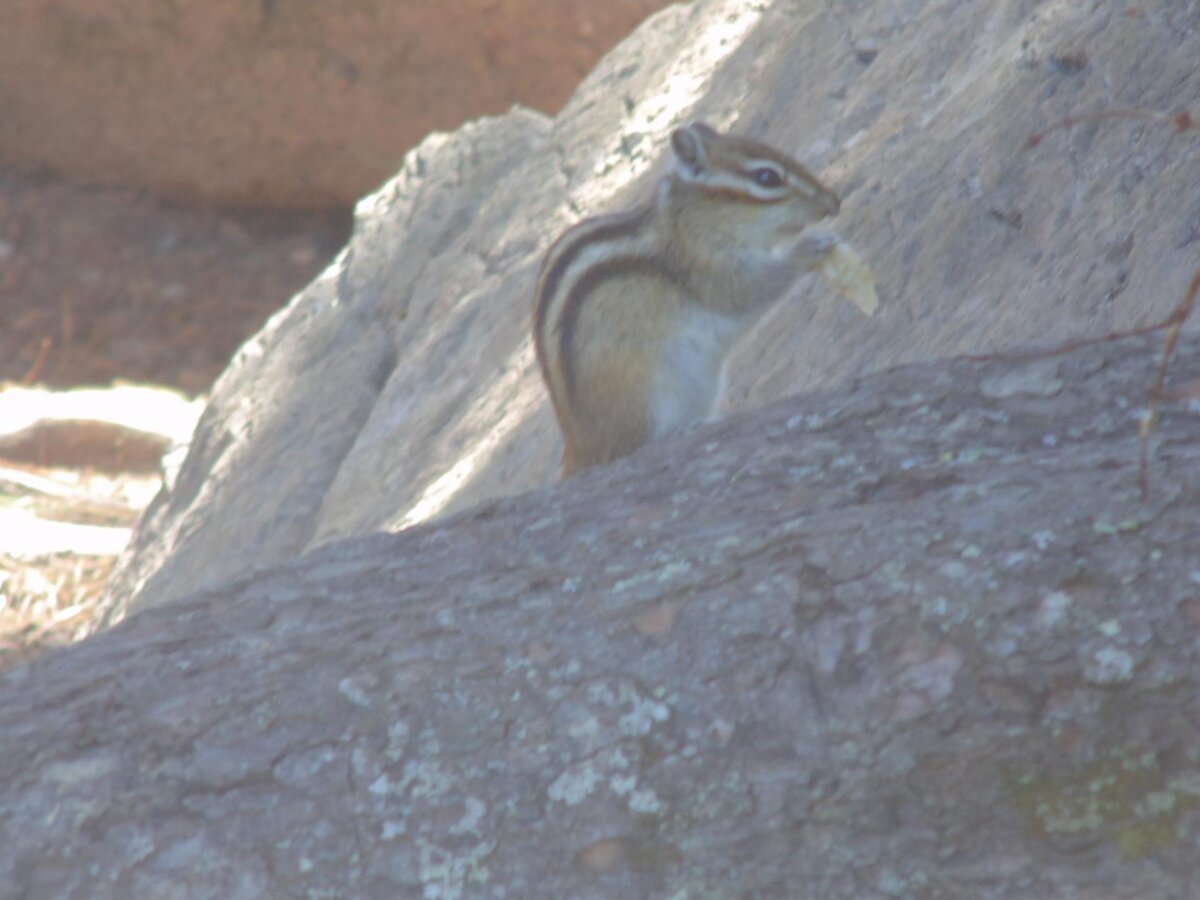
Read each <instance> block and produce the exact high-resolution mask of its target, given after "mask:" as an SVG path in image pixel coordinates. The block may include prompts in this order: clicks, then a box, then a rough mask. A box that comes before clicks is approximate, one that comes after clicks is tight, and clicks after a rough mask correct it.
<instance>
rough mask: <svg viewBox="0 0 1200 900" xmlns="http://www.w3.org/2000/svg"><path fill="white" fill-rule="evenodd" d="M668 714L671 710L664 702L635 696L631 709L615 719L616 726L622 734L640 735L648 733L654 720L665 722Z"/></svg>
mask: <svg viewBox="0 0 1200 900" xmlns="http://www.w3.org/2000/svg"><path fill="white" fill-rule="evenodd" d="M670 715H671V710H670V709H669V708H668V707H667V705H666V704H664V703H656V702H654V701H653V700H647V699H645V698H644V697H636V696H635V697H634V698H633V709H631V710H630V711H629V712H627V713H625V715H623V716H621V718H619V719H618V720H617V727H618V728H619V729H620V730H621V733H622V734H626V735H629V736H630V737H641V736H642V735H646V734H649V733H650V729H651V728H653V727H654V723H655V722H665V721H666V720H667V719H668V718H669V717H670Z"/></svg>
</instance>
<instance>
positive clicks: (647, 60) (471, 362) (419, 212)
mask: <svg viewBox="0 0 1200 900" xmlns="http://www.w3.org/2000/svg"><path fill="white" fill-rule="evenodd" d="M1197 26H1200V11H1198V10H1197V8H1196V7H1195V5H1194V4H1182V5H1181V4H1176V3H1169V2H1157V3H1155V2H1152V3H1147V4H1141V5H1139V6H1138V7H1137V9H1136V10H1135V9H1133V8H1129V9H1125V8H1124V7H1121V6H1119V5H1116V6H1114V5H1112V4H1062V3H1057V2H1033V0H1007V2H994V0H965V2H960V0H941V2H926V0H899V2H896V0H887V2H884V0H876V2H860V3H852V4H845V3H840V4H832V5H829V4H816V3H796V2H784V0H777V2H763V3H755V4H746V3H743V2H741V0H736V2H735V0H698V2H696V3H694V4H692V5H691V6H689V7H675V8H671V9H669V10H666V11H664V12H663V13H661V14H660V15H659V16H657V17H656V18H655V19H653V20H652V21H651V22H650V23H648V24H647V25H646V26H644V27H643V28H642V29H641V30H639V31H638V32H637V33H636V34H635V35H634V36H632V37H631V38H630V39H629V40H627V41H626V42H625V43H624V44H622V45H621V46H620V47H619V48H617V49H616V50H615V51H613V52H612V53H611V54H609V56H608V57H606V59H605V60H604V61H603V62H602V63H601V65H600V66H599V67H598V69H597V70H596V71H595V72H594V73H593V75H592V76H591V77H590V78H589V79H588V80H587V81H586V82H585V83H584V85H583V86H582V87H581V88H580V90H579V91H578V93H577V94H576V96H575V98H574V99H573V100H572V102H571V103H570V104H569V105H568V106H567V108H566V109H565V110H564V111H563V113H562V114H561V115H560V116H559V117H558V118H556V119H555V120H553V121H551V120H548V119H545V118H543V117H541V116H539V115H536V114H533V113H530V112H525V111H521V110H517V111H514V112H513V113H511V114H510V115H508V116H505V117H502V118H498V119H491V120H486V121H482V122H478V123H476V124H473V125H471V126H469V127H466V128H464V129H462V130H460V131H459V132H457V133H455V134H454V135H449V136H447V135H436V136H433V137H431V138H429V139H428V140H427V141H426V142H425V143H424V144H423V145H421V146H420V147H419V148H418V149H417V150H415V151H414V152H413V153H412V154H411V155H410V156H409V157H408V159H407V161H406V164H405V168H404V171H403V172H402V173H401V174H400V175H399V176H398V177H397V178H396V179H395V180H393V181H392V182H391V183H390V184H388V185H387V186H386V187H385V188H384V189H383V190H381V191H380V192H379V193H377V194H375V195H373V196H372V197H369V198H367V199H366V200H364V201H363V203H362V204H361V205H360V207H359V211H358V224H357V228H356V232H355V235H354V237H353V240H352V242H351V244H350V246H349V247H348V248H347V250H346V252H345V253H344V254H342V256H341V257H340V258H339V259H338V261H337V262H336V263H335V264H334V265H333V266H332V267H331V268H330V270H329V271H328V272H327V273H326V274H325V275H324V276H323V277H322V278H320V279H318V281H317V282H315V283H314V284H313V285H312V286H311V287H310V288H309V289H308V290H307V291H306V292H305V293H304V294H302V295H300V296H299V297H297V298H296V299H295V300H294V301H293V303H292V304H291V305H290V306H289V307H288V308H287V309H286V310H284V311H283V312H281V313H280V314H278V315H277V316H276V318H275V319H274V320H272V322H271V323H270V324H269V325H268V326H267V328H266V329H265V330H264V331H263V332H262V333H261V334H260V335H258V336H257V337H256V338H254V339H253V340H252V341H250V342H249V343H248V344H247V345H246V347H245V348H244V349H243V351H242V352H241V353H240V354H239V356H238V357H237V359H235V360H234V362H233V364H232V365H231V367H230V369H229V370H228V372H226V374H225V375H224V376H223V377H222V378H221V379H220V381H219V382H218V383H217V385H216V387H215V389H214V391H213V393H212V399H211V403H210V406H209V409H208V412H207V414H206V415H205V417H204V420H203V422H202V424H201V426H200V428H199V430H198V431H197V434H196V438H195V440H194V442H193V446H192V452H191V455H190V457H189V458H188V460H187V463H186V465H185V466H184V468H183V471H182V473H181V474H180V476H179V480H178V483H177V484H176V485H175V486H174V488H173V489H171V490H169V491H167V492H166V493H164V494H163V495H162V496H161V497H160V498H159V500H158V501H157V502H156V504H155V505H154V507H153V508H152V509H151V510H150V512H149V514H148V515H147V516H146V518H145V520H144V521H143V523H142V526H141V529H140V532H139V534H138V536H137V538H136V540H135V541H134V542H133V544H132V546H131V549H130V551H129V554H128V555H127V557H126V559H125V560H124V561H123V563H122V564H121V566H120V568H119V571H118V573H117V575H116V576H115V578H114V579H113V581H112V584H111V588H110V592H109V597H108V600H107V603H108V608H109V612H108V615H107V616H106V617H105V621H113V620H115V619H116V618H119V617H120V616H121V615H122V614H123V613H124V612H125V610H126V608H127V607H128V606H129V604H130V603H132V608H135V609H140V608H148V607H151V606H154V605H157V604H159V603H161V602H163V601H164V600H166V599H169V598H171V597H178V596H181V595H183V594H185V593H188V592H191V591H193V590H196V589H198V588H201V587H204V586H206V585H213V584H216V583H218V582H220V581H222V580H225V579H228V578H230V577H233V576H237V575H239V574H244V573H246V572H249V571H251V570H252V569H253V568H255V567H256V566H268V565H273V564H276V563H278V562H280V561H283V560H286V559H288V558H290V557H292V556H294V555H296V554H298V553H300V552H302V551H304V550H305V549H309V548H312V547H315V546H318V545H321V544H323V543H325V542H328V541H332V540H336V539H340V538H345V537H349V536H353V535H362V534H366V533H370V532H374V531H378V530H380V529H394V528H397V527H400V526H403V525H407V524H411V523H413V522H416V521H421V520H423V519H426V518H429V517H431V516H435V515H438V514H440V513H443V512H446V511H454V510H461V509H465V508H467V507H468V506H470V505H472V504H474V503H477V502H479V501H480V500H483V499H485V498H490V497H495V496H498V495H503V494H509V493H514V492H517V491H521V490H526V489H528V488H531V487H534V486H537V485H539V484H543V483H545V482H548V481H550V480H553V479H554V478H555V477H556V472H557V459H558V455H559V448H558V438H557V435H556V433H555V429H554V426H553V421H552V417H551V415H550V412H549V409H548V404H547V403H546V400H545V397H544V395H543V392H542V389H541V385H540V383H539V380H538V376H537V373H536V368H535V365H534V362H533V356H532V353H531V350H530V344H529V338H528V317H529V310H530V304H531V291H532V286H533V279H534V274H535V271H536V267H537V265H538V262H539V261H540V258H541V255H542V253H543V252H544V250H545V248H546V246H547V244H548V243H549V242H550V241H551V240H552V239H553V238H554V236H555V235H556V234H557V233H558V232H559V231H561V230H562V228H564V227H565V226H566V225H568V224H569V223H570V222H572V221H574V220H576V219H578V218H579V217H581V216H583V215H588V214H592V213H596V212H600V211H603V210H605V209H609V208H612V207H614V206H620V205H623V204H627V203H629V202H630V201H631V198H633V197H635V196H636V195H640V194H641V193H642V192H644V191H645V190H646V189H647V187H648V184H647V181H648V179H650V178H652V177H653V176H654V174H655V171H656V166H657V161H658V159H659V158H660V156H661V153H662V148H663V145H664V140H665V136H666V134H667V132H668V130H669V129H670V127H671V126H673V125H674V124H676V123H678V122H680V121H683V120H686V119H691V118H697V117H699V118H704V119H707V120H709V121H711V122H713V123H714V124H717V125H720V126H733V127H735V128H736V129H738V130H741V131H745V132H749V133H752V134H755V135H757V136H760V137H765V138H767V139H769V140H771V141H773V142H775V143H777V144H779V145H781V146H783V147H786V148H788V149H789V150H792V151H793V152H795V153H796V154H797V155H798V156H799V157H801V158H802V159H803V160H805V161H806V162H808V163H809V164H811V165H812V167H814V168H815V169H816V170H818V171H819V172H821V173H822V175H823V177H824V178H825V179H826V180H827V181H828V182H830V183H831V184H833V185H834V186H836V187H837V188H838V189H839V190H840V191H841V192H842V194H843V195H844V197H845V204H844V211H843V213H842V214H841V215H840V216H839V217H838V220H837V222H836V225H837V227H838V228H839V230H840V231H841V232H842V233H843V234H845V235H846V236H847V237H848V238H849V239H850V240H851V241H852V242H853V243H854V244H855V245H856V246H857V247H858V248H859V249H860V250H861V251H862V252H863V253H864V255H865V256H866V257H867V258H868V259H869V260H870V262H871V263H872V265H873V267H874V268H875V270H876V272H877V275H878V278H879V283H880V289H881V294H882V297H883V303H884V306H883V309H882V311H881V312H880V314H879V315H878V316H876V317H875V318H874V319H872V320H866V319H863V318H862V317H860V316H859V314H858V313H857V311H856V310H855V309H854V308H853V307H851V306H850V305H849V304H848V303H845V302H844V301H840V300H839V299H837V298H835V297H834V296H832V295H831V294H830V292H829V291H828V289H826V288H824V287H823V286H821V285H819V284H817V285H814V284H812V283H805V284H802V285H800V286H798V288H797V290H796V291H795V295H794V297H792V298H791V300H790V302H788V303H786V304H784V305H783V307H782V308H781V309H780V310H778V312H777V313H776V314H775V315H773V316H772V317H770V318H769V319H768V320H767V321H768V325H767V326H766V327H765V328H763V329H761V330H760V332H759V333H758V334H756V335H753V336H751V337H750V338H749V339H748V340H747V341H746V348H745V351H744V352H743V353H742V355H741V356H740V358H739V359H738V360H736V361H735V365H734V368H733V373H732V374H733V377H732V379H731V384H730V395H729V403H730V406H731V407H733V408H747V407H752V406H756V405H759V404H761V403H763V402H765V401H767V400H770V399H775V398H778V397H781V396H785V395H788V394H792V393H794V392H796V391H799V390H805V389H812V388H815V387H821V386H824V385H831V384H836V383H839V382H842V381H844V380H846V379H848V378H852V377H855V376H859V375H862V374H864V373H867V372H870V371H873V370H877V369H880V368H884V367H887V366H892V365H895V364H898V363H903V362H907V361H913V360H921V359H929V358H935V357H943V356H950V355H955V354H960V353H978V352H983V351H993V350H998V349H1003V348H1008V347H1012V346H1016V345H1020V344H1026V343H1028V342H1031V341H1039V342H1042V343H1044V344H1050V343H1055V342H1061V341H1065V340H1068V339H1076V338H1080V337H1083V336H1095V335H1101V334H1105V333H1109V332H1113V331H1118V330H1121V329H1125V328H1129V327H1132V326H1136V325H1141V324H1144V323H1146V322H1150V321H1153V320H1156V319H1158V318H1161V317H1163V316H1164V315H1165V314H1166V313H1167V311H1168V310H1169V309H1170V308H1171V306H1172V305H1173V304H1174V302H1175V301H1176V299H1177V298H1178V296H1179V294H1180V293H1181V292H1182V290H1183V289H1184V287H1185V285H1186V283H1187V280H1188V278H1189V277H1190V275H1191V267H1192V266H1194V265H1195V259H1196V256H1195V247H1196V243H1195V242H1196V240H1197V236H1198V235H1200V199H1198V197H1200V195H1197V193H1196V190H1195V186H1196V184H1198V183H1200V153H1196V152H1195V147H1196V142H1197V140H1198V132H1196V131H1194V130H1192V131H1183V132H1178V131H1177V130H1176V129H1175V128H1174V127H1173V126H1172V124H1171V123H1170V122H1168V121H1161V120H1156V119H1153V118H1146V117H1143V118H1138V117H1136V116H1134V117H1126V118H1117V119H1099V120H1085V121H1083V122H1082V123H1080V124H1078V125H1076V126H1074V127H1070V128H1064V129H1060V130H1057V131H1054V132H1052V133H1051V134H1049V135H1048V136H1047V137H1046V138H1045V140H1043V141H1041V142H1040V143H1039V144H1038V145H1037V146H1033V147H1031V146H1030V138H1031V136H1032V135H1034V134H1035V133H1037V132H1039V131H1040V130H1041V129H1045V128H1047V127H1048V126H1051V125H1053V124H1054V123H1056V122H1058V121H1060V120H1061V119H1062V118H1063V117H1064V116H1068V115H1077V114H1080V113H1086V112H1091V111H1100V110H1105V109H1111V108H1119V109H1122V110H1131V109H1144V110H1146V111H1154V110H1163V111H1173V110H1175V109H1176V108H1177V107H1178V106H1179V105H1180V104H1181V103H1183V102H1185V101H1186V100H1187V99H1188V98H1194V97H1196V96H1200V68H1198V67H1197V66H1196V64H1195V61H1196V60H1197V59H1198V58H1200V27H1197Z"/></svg>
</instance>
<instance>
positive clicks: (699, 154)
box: [671, 122, 716, 175]
mask: <svg viewBox="0 0 1200 900" xmlns="http://www.w3.org/2000/svg"><path fill="white" fill-rule="evenodd" d="M715 133H716V132H714V131H713V130H712V129H711V128H709V127H708V126H707V125H705V124H703V123H702V122H694V123H692V124H691V125H688V126H687V127H686V128H676V129H675V130H674V131H673V132H671V149H672V150H674V151H675V159H676V161H677V162H678V163H679V165H680V167H681V168H682V169H683V170H684V171H685V172H687V173H688V174H689V175H698V174H700V172H701V171H703V169H704V141H705V139H706V138H707V137H709V135H713V134H715Z"/></svg>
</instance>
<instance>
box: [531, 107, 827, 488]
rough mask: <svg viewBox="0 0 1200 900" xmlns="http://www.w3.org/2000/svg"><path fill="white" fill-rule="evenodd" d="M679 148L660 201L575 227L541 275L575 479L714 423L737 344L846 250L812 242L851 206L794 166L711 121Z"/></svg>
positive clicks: (549, 378) (551, 375)
mask: <svg viewBox="0 0 1200 900" xmlns="http://www.w3.org/2000/svg"><path fill="white" fill-rule="evenodd" d="M671 149H672V151H673V160H672V163H673V165H672V166H671V168H670V170H669V171H668V172H667V173H666V174H665V175H664V177H663V178H662V180H661V182H660V183H659V185H658V189H657V193H656V194H655V196H654V198H653V200H652V201H651V202H650V203H648V204H647V205H645V206H642V207H640V208H638V209H635V210H632V211H630V212H626V213H620V214H617V215H609V216H599V217H596V218H592V219H587V220H585V221H583V222H581V223H579V224H578V225H576V226H574V227H573V228H571V229H570V230H568V231H567V232H566V233H565V234H563V235H562V237H560V238H559V239H558V240H557V241H556V242H555V243H554V244H553V245H552V246H551V248H550V250H549V252H548V253H547V255H546V259H545V262H544V263H543V264H542V268H541V272H540V274H539V276H538V281H537V293H536V302H535V304H534V315H533V339H534V346H535V348H536V351H537V358H538V365H539V366H540V367H541V371H542V377H543V378H544V379H545V382H546V387H547V389H548V390H549V393H550V399H551V401H552V403H553V405H554V412H555V415H556V416H557V418H558V424H559V427H560V428H561V430H562V435H563V442H564V444H565V448H564V452H563V461H562V473H563V477H564V478H565V477H568V476H570V475H572V474H574V473H576V472H579V471H581V470H582V469H586V468H588V467H591V466H595V465H599V464H601V463H606V462H611V461H612V460H615V459H618V458H620V457H622V456H626V455H628V454H630V453H632V452H633V451H634V450H636V449H637V448H638V447H640V446H642V445H643V444H645V443H647V442H648V441H651V440H654V439H656V438H659V437H662V436H663V435H665V434H668V433H670V432H672V431H676V430H678V429H680V428H683V427H685V426H687V425H689V424H691V423H693V422H696V421H699V420H702V419H706V418H709V417H710V416H711V415H712V414H713V412H714V410H715V408H716V406H717V403H718V401H719V400H720V396H721V393H722V390H723V388H724V369H725V359H726V357H727V355H728V353H729V350H730V348H731V347H732V346H733V344H734V342H735V341H736V340H737V339H738V338H739V337H740V336H741V335H742V334H743V333H744V332H745V331H746V330H747V329H748V328H749V327H750V326H751V325H752V324H753V323H754V322H755V321H756V320H757V319H758V318H759V317H760V316H761V315H762V314H763V313H764V312H765V311H766V310H767V309H768V308H769V307H770V306H771V305H772V304H773V303H774V302H775V301H776V300H777V299H779V297H781V296H782V295H783V293H784V292H785V291H786V290H787V289H788V287H790V286H791V284H792V282H793V281H794V280H795V279H796V278H797V277H798V276H799V275H800V274H802V273H804V272H806V271H809V270H812V269H814V268H816V267H817V266H819V265H820V264H821V262H822V260H823V259H825V257H826V256H828V255H829V253H830V251H831V250H832V249H833V247H834V246H835V245H836V243H837V240H838V238H837V236H836V235H833V234H831V233H818V234H812V233H806V232H805V228H806V226H808V225H811V224H813V223H815V222H818V221H820V220H822V219H824V218H826V217H827V216H832V215H834V214H835V213H837V211H838V209H839V206H840V201H839V200H838V196H837V194H835V193H834V192H833V191H831V190H830V189H829V188H827V187H825V185H823V184H821V182H820V181H818V180H817V179H816V178H815V177H814V176H813V175H812V174H811V173H810V172H809V171H808V170H807V169H805V168H804V167H803V166H802V165H800V163H798V162H797V161H796V160H794V159H792V158H791V157H789V156H788V155H786V154H784V153H781V152H780V151H778V150H775V149H773V148H771V147H768V146H767V145H765V144H761V143H759V142H757V141H753V140H750V139H748V138H744V137H736V136H733V135H728V134H720V133H718V132H716V131H714V130H713V129H712V128H709V127H708V126H707V125H704V124H701V123H695V124H692V125H688V126H687V127H685V128H679V129H677V130H676V131H674V132H673V133H672V135H671Z"/></svg>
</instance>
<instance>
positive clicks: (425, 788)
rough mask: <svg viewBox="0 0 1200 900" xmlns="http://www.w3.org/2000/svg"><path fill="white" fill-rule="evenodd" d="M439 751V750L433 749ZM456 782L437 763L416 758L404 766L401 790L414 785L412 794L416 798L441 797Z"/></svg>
mask: <svg viewBox="0 0 1200 900" xmlns="http://www.w3.org/2000/svg"><path fill="white" fill-rule="evenodd" d="M433 752H437V751H433ZM453 784H454V779H453V778H451V777H450V776H449V775H447V774H446V773H445V772H443V771H442V770H441V769H440V768H439V767H438V765H437V764H436V763H433V762H418V761H416V760H414V761H413V762H410V763H408V764H407V765H405V767H404V775H403V777H402V778H401V781H400V785H399V787H400V790H404V789H405V788H407V787H408V786H409V785H412V796H413V798H414V799H416V800H420V799H423V798H425V797H441V796H443V795H444V794H445V793H446V792H447V791H449V790H450V788H451V787H452V786H453Z"/></svg>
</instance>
